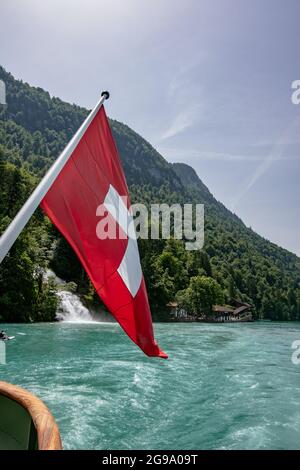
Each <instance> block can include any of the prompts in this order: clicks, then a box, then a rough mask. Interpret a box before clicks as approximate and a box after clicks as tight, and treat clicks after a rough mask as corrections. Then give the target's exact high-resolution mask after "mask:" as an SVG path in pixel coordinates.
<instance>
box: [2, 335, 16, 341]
mask: <svg viewBox="0 0 300 470" xmlns="http://www.w3.org/2000/svg"><path fill="white" fill-rule="evenodd" d="M11 339H15V336H7V335H5V336H4V337H3V338H0V340H1V341H9V340H11Z"/></svg>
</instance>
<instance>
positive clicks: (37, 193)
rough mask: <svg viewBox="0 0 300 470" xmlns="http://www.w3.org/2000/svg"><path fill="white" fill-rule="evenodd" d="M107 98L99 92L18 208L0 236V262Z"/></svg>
mask: <svg viewBox="0 0 300 470" xmlns="http://www.w3.org/2000/svg"><path fill="white" fill-rule="evenodd" d="M108 98H109V93H108V91H104V92H103V93H102V94H101V98H100V100H99V101H98V103H97V104H96V106H95V107H94V109H93V110H92V111H91V112H90V114H89V115H88V116H87V118H86V119H85V121H84V122H83V124H82V125H81V126H80V127H79V129H78V131H77V132H76V134H74V136H73V137H72V139H71V140H70V142H69V143H68V144H67V145H66V147H65V148H64V150H63V151H62V153H61V154H60V156H59V157H58V158H57V159H56V160H55V162H54V163H53V165H52V166H51V167H50V169H49V170H48V171H47V173H46V175H45V176H44V178H43V179H42V180H41V181H40V183H39V184H38V185H37V187H36V188H35V190H34V191H33V193H32V194H31V195H30V196H29V198H28V199H27V201H26V202H25V204H24V206H23V207H22V208H21V209H20V210H19V212H18V213H17V215H16V217H15V218H14V219H13V220H12V221H11V223H10V224H9V226H8V227H7V229H6V230H5V232H4V233H3V235H2V236H1V238H0V263H1V262H2V260H3V258H4V257H5V256H6V255H7V253H8V251H9V250H10V248H11V247H12V245H13V244H14V242H15V241H16V239H17V238H18V236H19V235H20V233H21V232H22V230H23V228H24V227H25V225H26V224H27V222H28V220H29V219H30V217H31V216H32V214H33V213H34V211H35V210H36V208H37V207H38V205H39V204H40V202H41V200H42V199H43V198H44V197H45V195H46V193H47V192H48V190H49V189H50V187H51V186H52V184H53V183H54V181H55V179H56V178H57V176H58V175H59V173H60V172H61V170H62V169H63V167H64V166H65V164H66V163H67V161H68V160H69V158H70V156H71V155H72V153H73V151H74V150H75V148H76V147H77V145H78V143H79V141H80V139H81V138H82V136H83V134H84V133H85V131H86V130H87V128H88V126H89V125H90V123H91V122H92V120H93V119H94V117H95V115H96V114H97V112H98V110H99V109H100V107H101V106H102V105H103V103H104V101H105V100H106V99H108Z"/></svg>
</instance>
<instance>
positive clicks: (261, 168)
mask: <svg viewBox="0 0 300 470" xmlns="http://www.w3.org/2000/svg"><path fill="white" fill-rule="evenodd" d="M299 129H300V119H299V118H296V119H295V120H294V121H293V122H292V123H291V125H290V126H288V127H287V128H286V129H285V130H284V131H283V133H282V134H281V136H280V138H279V139H278V141H277V142H276V143H275V145H273V147H272V149H271V151H270V153H269V155H268V156H267V157H266V158H265V159H264V160H263V161H261V162H260V163H259V165H258V166H257V168H256V169H255V171H254V173H253V174H252V175H251V176H250V178H248V181H247V182H246V184H245V185H244V187H243V189H242V190H241V192H240V193H239V194H237V195H236V198H235V199H234V200H233V201H232V203H231V209H232V210H234V209H236V207H237V206H238V204H239V203H240V201H241V200H242V199H243V198H244V197H245V195H246V194H247V193H248V192H249V191H250V190H251V189H252V188H253V186H254V185H255V184H256V183H257V181H258V180H259V179H260V178H262V176H264V175H265V174H266V173H267V172H268V171H269V170H270V168H271V167H272V165H273V163H274V162H275V161H277V160H281V159H282V158H283V156H284V154H283V152H284V149H285V146H286V145H288V144H287V143H288V142H291V140H292V138H293V136H294V135H295V131H296V132H297V133H299ZM289 158H290V157H289Z"/></svg>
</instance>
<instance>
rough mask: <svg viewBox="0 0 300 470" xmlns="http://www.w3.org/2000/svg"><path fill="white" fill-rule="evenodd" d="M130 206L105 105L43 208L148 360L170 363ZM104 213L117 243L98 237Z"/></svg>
mask: <svg viewBox="0 0 300 470" xmlns="http://www.w3.org/2000/svg"><path fill="white" fill-rule="evenodd" d="M124 196H125V198H124ZM129 201H130V200H129V193H128V188H127V185H126V180H125V176H124V172H123V169H122V166H121V162H120V159H119V156H118V152H117V148H116V145H115V143H114V139H113V136H112V132H111V129H110V126H109V123H108V119H107V117H106V114H105V110H104V107H103V106H101V107H100V109H99V111H98V112H97V114H96V115H95V117H94V119H93V120H92V122H91V123H90V125H89V126H88V128H87V130H86V131H85V133H84V135H83V136H82V138H81V140H80V141H79V143H78V144H77V146H76V148H75V150H74V151H73V153H72V155H71V157H70V158H69V160H68V161H67V163H66V164H65V166H64V168H63V169H62V171H61V172H60V174H59V175H58V177H57V178H56V180H55V181H54V183H53V184H52V186H51V188H50V189H49V191H48V193H47V194H46V196H45V197H44V199H43V200H42V202H41V207H42V209H43V210H44V211H45V212H46V214H47V215H48V217H49V218H50V220H51V221H52V222H53V224H54V225H55V226H56V227H57V228H58V230H59V231H60V232H61V233H62V235H63V236H64V237H65V238H66V240H67V241H68V242H69V244H70V245H71V247H72V248H73V250H74V251H75V252H76V254H77V256H78V258H79V259H80V261H81V263H82V265H83V267H84V269H85V270H86V272H87V274H88V276H89V277H90V279H91V281H92V283H93V285H94V287H95V289H96V291H97V293H98V295H99V296H100V298H101V299H102V301H103V302H104V304H105V305H106V306H107V308H108V309H109V311H110V312H111V313H112V315H113V316H114V317H115V319H116V320H117V321H118V322H119V323H120V325H121V326H122V328H123V329H124V331H125V332H126V333H127V335H128V336H129V337H130V338H131V339H132V341H134V343H136V344H137V345H138V346H139V347H140V348H141V349H142V351H144V353H145V354H147V355H148V356H159V357H163V358H167V357H168V356H167V354H166V353H164V352H163V351H161V350H160V349H159V347H158V345H157V343H156V342H155V340H154V334H153V326H152V320H151V312H150V307H149V303H148V297H147V291H146V286H145V281H144V278H143V274H142V270H141V265H140V258H139V253H138V247H137V242H136V240H135V239H134V237H130V236H128V230H127V228H128V227H127V221H128V219H130V217H131V213H130V202H129ZM103 208H104V210H105V211H106V212H105V221H106V222H108V224H109V222H111V223H112V226H113V224H115V226H116V227H117V229H118V230H117V237H116V238H115V239H112V238H111V237H107V238H105V237H103V236H102V235H101V233H98V230H99V232H100V226H99V223H100V224H101V220H102V222H103V220H104V218H103V217H104V211H103ZM101 217H102V218H101ZM110 219H111V220H110ZM99 235H100V238H99ZM101 238H102V239H101ZM103 238H104V239H103Z"/></svg>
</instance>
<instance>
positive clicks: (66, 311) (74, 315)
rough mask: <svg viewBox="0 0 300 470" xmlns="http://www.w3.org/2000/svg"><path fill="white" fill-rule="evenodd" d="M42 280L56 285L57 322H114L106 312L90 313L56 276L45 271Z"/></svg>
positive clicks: (49, 271)
mask: <svg viewBox="0 0 300 470" xmlns="http://www.w3.org/2000/svg"><path fill="white" fill-rule="evenodd" d="M44 278H45V279H46V280H47V279H49V278H52V279H54V282H55V284H56V285H57V288H58V291H57V296H58V299H59V305H58V309H57V312H56V318H57V320H59V321H63V322H69V323H91V322H101V323H104V322H114V319H113V318H112V316H111V315H110V314H108V313H107V312H99V311H97V312H93V313H91V312H90V311H89V310H88V309H87V308H86V307H85V306H84V305H83V303H82V302H81V299H80V297H79V296H78V295H77V294H75V293H73V292H70V291H69V290H67V283H66V282H65V281H63V280H62V279H60V278H59V277H58V276H56V274H55V273H54V272H53V271H51V270H50V269H47V270H46V271H45V272H44Z"/></svg>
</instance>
